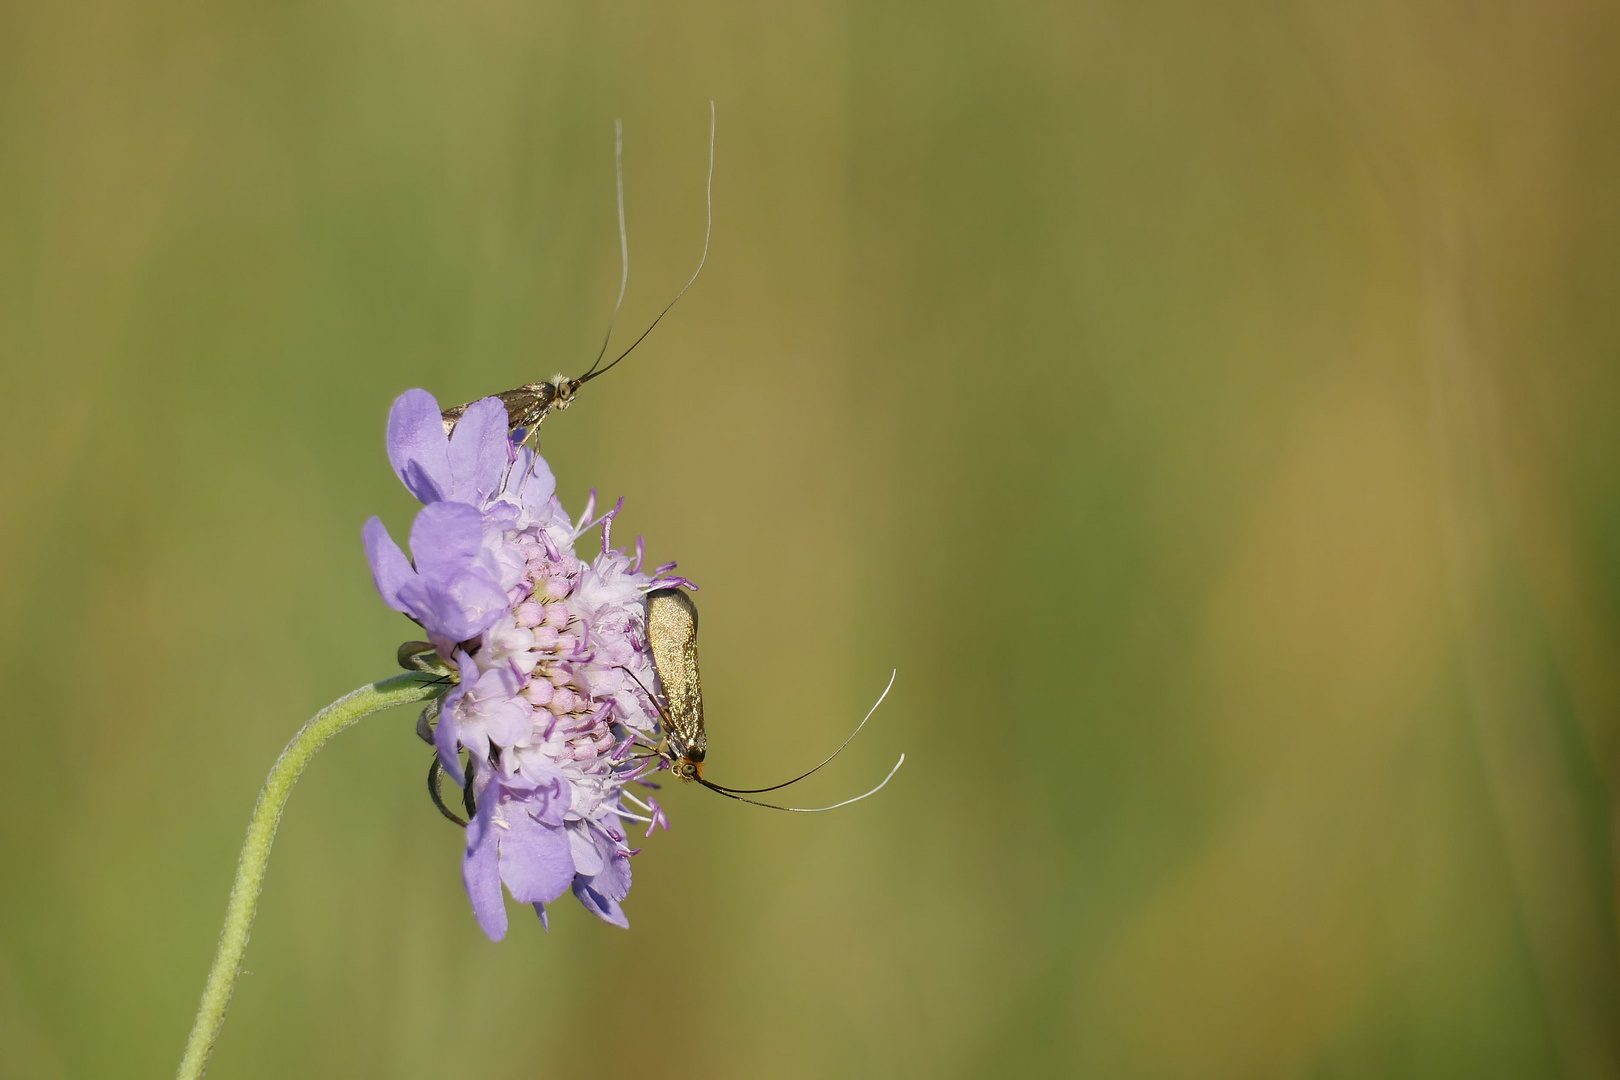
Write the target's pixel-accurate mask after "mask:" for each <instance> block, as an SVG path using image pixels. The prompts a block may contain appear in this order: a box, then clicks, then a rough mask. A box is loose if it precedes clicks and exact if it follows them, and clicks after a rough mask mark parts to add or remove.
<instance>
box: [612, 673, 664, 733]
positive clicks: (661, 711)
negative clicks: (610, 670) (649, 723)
mask: <svg viewBox="0 0 1620 1080" xmlns="http://www.w3.org/2000/svg"><path fill="white" fill-rule="evenodd" d="M619 670H620V671H622V672H624V673H625V674H626V675H628V676H630V678H631V680H632V681H633V682H634V683H635V684H636V685H637V686H640V687H641V692H642V693H643V694H646V695H647V700H648V701H650V702H652V707H653V708H655V709H657V710H658V719H660V720H662V721H663V722H664V723H666V724H668V723H669V722H670V719H669V713H668V712H667V711H666V710H665V709H664V704H663V702H661V701H659V700H658V698H657V697H656V696H654V694H653V692H652V691H651V690H649V689H647V688H646V686H644V685H642V682H641V680H640V679H638V678H636V673H635V672H633V671H631V670H630V669H629V668H627V667H625V666H624V665H623V664H620V665H619Z"/></svg>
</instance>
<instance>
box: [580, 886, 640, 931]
mask: <svg viewBox="0 0 1620 1080" xmlns="http://www.w3.org/2000/svg"><path fill="white" fill-rule="evenodd" d="M574 895H575V896H576V897H578V899H579V902H580V903H581V904H582V905H584V908H585V910H586V911H588V912H590V913H591V914H592V915H595V916H596V917H597V918H598V919H601V920H602V921H603V922H605V923H612V924H613V925H614V926H622V927H624V928H625V929H627V930H628V929H629V928H630V917H629V916H628V915H626V914H625V913H624V908H623V907H621V906H620V905H619V902H618V901H617V900H614V899H612V898H611V897H608V896H605V895H603V894H602V893H600V892H597V891H596V890H595V889H593V888H592V887H591V885H590V879H588V878H576V879H575V881H574Z"/></svg>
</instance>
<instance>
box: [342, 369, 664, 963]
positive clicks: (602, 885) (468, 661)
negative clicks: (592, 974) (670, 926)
mask: <svg viewBox="0 0 1620 1080" xmlns="http://www.w3.org/2000/svg"><path fill="white" fill-rule="evenodd" d="M388 456H389V459H390V460H391V461H392V462H393V465H394V471H395V472H396V473H397V474H398V475H399V478H400V480H401V481H403V482H404V484H405V486H406V488H407V489H409V490H410V492H411V494H413V495H415V496H416V497H417V498H418V499H420V500H421V501H422V502H423V503H424V506H423V507H422V509H421V510H420V511H419V512H418V513H417V515H416V521H415V522H414V524H412V526H411V535H410V548H411V557H410V558H407V557H406V555H405V553H404V551H402V550H401V549H400V547H399V545H398V544H396V543H395V542H394V540H393V539H392V538H391V537H390V536H389V535H388V531H387V529H385V528H384V527H383V524H382V522H381V521H379V520H378V519H377V518H375V517H374V518H372V519H371V520H370V521H368V522H366V525H365V529H364V531H363V536H364V540H365V546H366V554H367V556H368V557H369V559H370V561H371V571H372V576H373V579H374V580H375V581H376V583H377V591H378V592H380V593H381V594H382V597H383V600H384V601H385V602H386V603H387V604H388V605H389V606H390V607H392V608H394V609H395V610H397V611H401V612H404V613H405V614H406V615H408V616H410V617H411V618H412V619H414V620H415V621H416V622H417V623H419V624H420V625H421V626H422V628H423V629H424V630H426V631H427V635H428V639H429V641H430V642H431V643H432V645H433V647H434V649H435V651H436V652H437V653H438V656H439V658H440V659H441V660H442V661H443V662H444V664H445V665H446V667H447V669H448V670H449V671H450V672H452V673H453V677H454V678H455V680H456V682H455V685H454V686H453V687H452V688H451V689H450V691H449V692H448V693H446V694H445V695H444V697H443V698H442V699H441V700H440V702H439V704H438V717H437V726H436V728H435V731H434V743H435V747H436V752H437V753H438V755H439V760H440V763H441V764H442V765H443V767H444V769H445V771H446V772H448V773H449V774H450V775H451V776H452V777H453V778H454V779H455V780H456V781H457V782H458V783H461V784H463V785H466V786H467V789H468V790H469V791H470V792H471V793H472V800H473V805H475V806H476V813H474V814H473V815H472V820H471V821H470V822H469V823H468V826H467V852H466V856H465V858H464V860H463V864H462V876H463V879H464V881H465V883H466V886H467V895H468V897H469V898H470V899H471V900H472V906H473V912H474V914H475V915H476V916H477V918H478V922H479V925H480V926H482V927H483V929H484V932H485V933H487V934H488V935H489V936H490V937H491V938H492V939H495V940H499V939H500V938H502V937H503V936H505V934H506V908H505V904H504V902H503V900H502V897H501V889H502V886H503V885H504V887H505V888H506V890H507V891H508V892H510V893H511V894H512V896H513V897H514V898H515V899H517V900H519V901H521V902H523V903H528V904H533V905H534V907H535V911H536V912H537V913H538V914H539V915H540V918H541V920H542V922H543V921H544V920H545V905H546V904H549V903H551V902H552V901H553V900H555V899H556V898H557V897H559V896H561V895H562V894H563V893H564V892H566V891H568V890H569V889H572V890H573V892H574V895H575V896H577V897H578V898H579V901H580V903H582V904H583V905H584V906H585V907H586V909H588V910H589V911H591V912H593V913H594V914H596V915H597V916H598V917H600V918H602V919H604V920H606V921H607V922H611V923H614V924H616V925H619V926H626V925H628V920H627V919H626V918H625V914H624V909H623V908H622V907H621V906H620V902H621V901H622V900H623V899H624V898H625V895H626V894H627V893H628V892H629V891H630V856H631V855H633V854H635V850H634V849H632V848H631V847H630V845H629V843H628V840H627V836H626V829H627V822H630V821H643V822H647V823H648V826H649V828H648V834H649V835H651V831H652V827H653V826H654V825H662V826H663V827H664V828H668V827H669V824H668V820H667V819H666V818H665V816H664V812H663V810H662V809H661V808H659V807H658V805H657V804H656V803H645V802H643V801H642V800H640V799H638V798H637V797H636V796H635V795H633V794H631V793H630V792H629V791H626V790H625V788H626V785H628V784H631V783H634V782H635V781H637V780H638V779H639V777H640V776H641V775H643V774H644V773H645V771H646V767H644V766H643V765H642V764H641V762H640V761H638V760H637V759H635V758H632V757H631V753H630V752H631V750H632V748H633V747H635V746H637V745H640V746H643V747H647V746H651V745H654V744H656V742H657V739H658V734H659V731H658V713H657V710H656V709H655V708H654V707H653V705H652V704H651V702H650V701H648V699H647V697H646V694H645V693H644V692H643V691H642V689H641V688H642V687H650V686H652V685H653V678H654V676H653V670H652V665H651V662H650V660H649V656H648V651H647V640H646V627H645V599H644V598H645V596H646V594H647V593H648V592H649V591H651V590H653V589H659V588H665V587H668V586H671V585H687V586H690V582H687V581H686V580H685V579H682V578H677V577H672V576H669V571H670V570H671V569H673V564H670V565H669V566H666V567H660V568H659V569H658V570H657V571H655V572H654V573H651V574H649V573H647V572H645V571H643V570H642V568H641V563H642V549H641V545H640V543H639V542H638V543H637V548H636V554H635V556H634V557H633V558H632V557H631V556H630V555H628V554H627V553H626V552H624V551H623V550H620V549H617V548H614V547H613V546H612V525H613V518H614V517H615V515H617V513H618V511H619V506H615V507H614V508H613V509H612V510H610V511H608V512H607V513H605V514H603V515H602V516H601V517H599V518H595V519H593V517H592V515H593V513H594V509H595V496H594V495H593V496H592V499H591V502H590V503H589V504H588V505H587V507H586V510H585V513H584V515H582V516H581V517H580V518H579V520H578V521H577V522H576V521H570V519H569V518H568V515H567V514H565V513H564V512H563V509H562V505H561V504H560V503H559V502H558V501H557V497H556V483H555V480H554V479H553V477H552V474H551V470H550V468H549V467H548V466H547V465H546V463H545V460H544V459H543V458H541V457H540V456H539V455H538V454H536V453H534V452H533V451H531V450H529V449H528V448H527V447H525V446H514V445H513V443H512V441H511V440H510V439H509V438H508V435H507V416H506V408H505V406H504V405H502V404H501V402H500V400H499V399H498V398H485V399H484V400H482V401H478V402H475V403H473V404H472V405H470V406H468V408H467V409H466V411H465V412H464V413H463V414H462V415H461V417H460V418H459V420H458V422H457V423H456V425H455V428H454V430H453V432H451V433H450V434H448V435H447V434H446V433H445V429H444V423H443V421H442V420H441V416H440V411H439V405H438V402H437V401H435V400H434V398H433V396H432V395H431V394H429V393H428V392H427V391H425V390H411V391H408V392H406V393H405V394H403V395H402V396H401V397H400V398H399V399H398V400H397V401H395V402H394V406H393V409H392V410H391V411H390V412H389V416H388ZM620 505H622V501H621V504H620ZM597 528H600V531H601V545H600V551H598V552H596V553H595V554H594V555H592V556H591V557H590V558H589V560H588V561H587V560H585V559H582V558H580V557H579V555H577V554H576V553H575V550H574V544H575V542H576V541H577V540H579V539H580V538H581V537H582V536H583V535H584V534H586V533H587V532H590V531H591V530H593V529H597ZM638 682H639V685H638ZM463 754H465V756H466V760H467V763H468V767H469V768H470V770H471V774H472V775H471V778H470V784H469V783H468V777H467V775H466V772H465V771H464V769H463V766H462V756H463ZM653 760H654V762H656V759H653ZM654 767H656V766H655V765H654ZM643 811H644V812H643Z"/></svg>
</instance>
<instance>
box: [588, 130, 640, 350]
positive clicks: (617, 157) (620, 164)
mask: <svg viewBox="0 0 1620 1080" xmlns="http://www.w3.org/2000/svg"><path fill="white" fill-rule="evenodd" d="M613 178H614V181H615V183H616V185H617V187H618V192H619V298H618V299H617V300H615V301H614V302H613V314H612V315H610V316H608V326H607V334H606V335H605V336H604V337H603V338H602V347H601V348H600V349H598V350H597V352H596V359H595V360H594V361H593V362H592V363H591V370H590V371H587V372H586V373H585V374H583V375H581V376H580V377H579V381H580V382H584V381H585V380H586V379H593V378H595V377H596V376H595V375H594V374H592V373H593V372H595V371H596V365H597V364H600V363H601V362H602V357H604V356H606V355H607V347H608V342H610V341H612V340H613V324H614V323H616V322H618V321H619V309H620V308H621V307H623V306H624V290H625V287H626V286H628V285H629V284H630V234H629V233H627V232H625V228H624V121H623V120H615V121H613Z"/></svg>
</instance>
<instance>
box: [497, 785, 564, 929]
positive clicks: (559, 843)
mask: <svg viewBox="0 0 1620 1080" xmlns="http://www.w3.org/2000/svg"><path fill="white" fill-rule="evenodd" d="M503 809H504V810H505V814H506V822H507V824H508V825H509V826H510V827H509V828H506V829H500V830H499V831H500V832H501V837H500V844H501V880H502V881H504V882H506V887H507V888H508V889H510V890H511V891H512V898H513V899H515V900H518V901H520V902H521V903H525V904H549V903H551V902H552V901H553V900H555V899H557V897H559V896H561V895H562V894H563V893H565V892H567V891H568V886H569V885H571V884H573V881H574V859H573V856H572V855H570V854H569V852H568V837H567V836H565V835H564V833H565V831H566V830H564V829H563V828H562V827H560V826H552V825H542V824H540V822H538V821H536V820H534V818H533V817H531V816H530V815H529V812H528V807H527V806H526V805H525V804H523V803H521V802H509V803H506V804H505V806H504V807H503Z"/></svg>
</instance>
